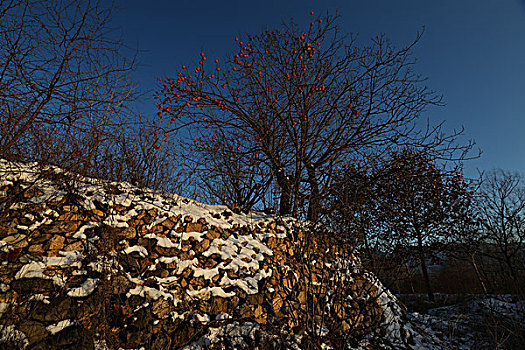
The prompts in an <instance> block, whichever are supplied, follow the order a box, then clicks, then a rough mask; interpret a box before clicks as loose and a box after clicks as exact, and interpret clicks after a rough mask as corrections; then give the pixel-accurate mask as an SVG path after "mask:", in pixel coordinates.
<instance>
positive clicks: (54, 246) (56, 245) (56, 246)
mask: <svg viewBox="0 0 525 350" xmlns="http://www.w3.org/2000/svg"><path fill="white" fill-rule="evenodd" d="M65 240H66V239H65V237H64V236H60V235H54V236H53V237H51V239H50V240H49V241H48V243H47V249H49V250H60V249H62V248H64V242H65Z"/></svg>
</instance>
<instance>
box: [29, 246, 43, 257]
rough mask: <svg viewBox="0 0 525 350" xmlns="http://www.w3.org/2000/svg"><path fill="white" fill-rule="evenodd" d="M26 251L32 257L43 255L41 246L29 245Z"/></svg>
mask: <svg viewBox="0 0 525 350" xmlns="http://www.w3.org/2000/svg"><path fill="white" fill-rule="evenodd" d="M27 250H28V251H29V252H30V253H31V254H33V255H37V256H42V255H44V246H43V245H42V244H33V245H30V246H29V248H28V249H27Z"/></svg>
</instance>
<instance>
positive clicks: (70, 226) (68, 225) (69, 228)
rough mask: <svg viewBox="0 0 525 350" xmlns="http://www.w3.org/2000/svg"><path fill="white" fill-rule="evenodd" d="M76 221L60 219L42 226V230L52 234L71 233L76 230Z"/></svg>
mask: <svg viewBox="0 0 525 350" xmlns="http://www.w3.org/2000/svg"><path fill="white" fill-rule="evenodd" d="M77 229H78V223H77V222H73V221H60V222H56V223H53V224H50V225H47V226H44V227H43V231H44V232H46V233H52V234H57V233H60V234H64V235H68V234H70V235H71V234H73V233H75V232H77Z"/></svg>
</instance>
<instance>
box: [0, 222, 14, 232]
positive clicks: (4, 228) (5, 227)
mask: <svg viewBox="0 0 525 350" xmlns="http://www.w3.org/2000/svg"><path fill="white" fill-rule="evenodd" d="M16 226H17V223H16V222H15V221H11V222H9V223H6V224H2V225H0V236H9V235H12V234H15V233H17V232H18V230H17V228H16Z"/></svg>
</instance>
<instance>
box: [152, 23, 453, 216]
mask: <svg viewBox="0 0 525 350" xmlns="http://www.w3.org/2000/svg"><path fill="white" fill-rule="evenodd" d="M335 20H336V18H335V17H332V16H329V15H327V16H325V17H314V15H313V13H312V16H311V23H310V24H309V25H308V26H306V28H304V29H301V28H299V27H298V26H297V25H296V24H295V23H293V22H291V23H290V24H288V25H283V27H282V28H281V29H279V30H272V31H270V30H267V31H264V32H263V33H261V34H260V35H256V36H248V37H247V40H246V41H243V40H241V39H238V38H235V41H236V43H237V45H238V51H237V52H235V53H233V54H232V55H231V56H230V57H229V58H228V59H226V60H225V61H224V62H222V61H221V62H219V60H217V59H215V60H213V59H209V58H208V57H206V55H205V54H204V53H201V57H200V60H199V62H198V64H197V65H196V67H193V68H191V69H190V68H189V67H187V66H182V71H181V72H180V73H178V74H177V76H176V77H170V78H167V79H164V80H161V79H159V80H161V84H162V85H161V88H160V93H159V96H157V97H158V99H159V100H158V104H157V106H158V109H159V112H158V113H159V115H163V116H165V117H166V118H168V120H169V124H168V123H167V124H168V125H167V127H166V131H167V134H168V135H170V136H171V134H172V133H174V132H175V131H176V130H181V129H183V130H184V133H183V135H184V137H187V135H191V142H188V143H187V146H188V147H190V148H191V149H192V151H196V152H198V153H200V154H201V156H200V157H199V158H196V161H197V163H198V166H199V167H200V168H202V169H207V171H208V173H211V172H213V173H214V175H212V176H211V178H213V179H220V178H222V179H225V180H226V182H225V184H227V183H229V182H232V181H233V182H236V181H239V179H234V180H227V178H229V177H231V176H234V177H235V176H241V178H243V177H245V176H246V174H247V173H248V171H249V169H250V168H254V167H256V168H257V170H256V171H255V172H254V173H253V177H252V179H253V181H256V182H259V183H260V184H266V183H268V182H272V181H273V182H274V183H275V184H277V187H278V189H279V210H278V211H279V213H280V214H281V215H293V216H298V215H301V214H303V215H304V216H306V217H307V218H308V219H310V220H316V219H318V218H319V215H321V214H322V213H323V208H322V203H323V202H324V201H325V199H326V198H327V196H329V192H330V187H331V185H332V184H333V179H334V174H335V172H336V169H338V168H341V167H343V166H347V165H349V164H353V159H354V158H355V156H356V153H357V152H359V151H360V152H364V151H366V150H367V149H373V148H384V147H390V146H392V145H395V144H396V143H399V144H402V143H410V144H424V143H426V145H428V146H429V147H432V148H435V149H437V148H439V147H440V146H441V145H444V144H445V143H446V142H448V141H450V140H451V139H453V138H454V137H453V136H452V135H451V136H452V137H451V138H450V137H449V136H443V133H441V132H440V131H439V129H440V127H439V126H438V127H436V128H435V129H429V130H428V132H427V133H422V134H416V133H415V132H414V130H415V122H416V121H417V120H418V118H419V117H420V115H421V114H422V113H423V112H424V110H425V109H426V108H427V107H428V106H429V105H435V104H439V103H440V97H439V96H437V95H436V94H434V93H433V92H432V91H430V90H428V89H427V88H426V87H425V86H423V85H422V81H423V79H422V78H421V77H420V76H419V75H417V74H415V73H414V72H413V71H412V66H413V64H414V60H413V59H412V58H411V54H412V49H413V46H414V45H415V44H416V43H417V42H418V41H419V39H420V35H418V36H417V37H416V39H415V40H414V41H413V42H412V43H410V44H409V45H408V46H406V47H404V48H401V49H396V48H395V47H393V45H392V44H391V43H390V42H389V41H388V40H387V39H385V38H384V37H383V36H378V37H377V38H375V39H374V40H372V42H371V44H370V45H369V46H365V47H358V46H357V44H356V38H355V37H350V38H348V37H344V36H342V35H341V34H340V32H339V28H338V27H337V25H336V24H335ZM430 139H432V141H430ZM449 150H450V148H449ZM217 154H219V155H220V157H224V156H225V157H229V158H230V159H231V160H235V161H237V160H239V159H244V161H243V165H242V167H243V168H242V170H241V169H238V171H235V172H232V171H231V169H229V168H230V167H229V166H227V167H217V166H214V165H211V164H213V163H210V162H209V159H210V158H213V157H215V155H217ZM239 166H241V165H240V164H239ZM208 187H209V186H208ZM302 208H306V209H305V210H304V211H301V210H302Z"/></svg>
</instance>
